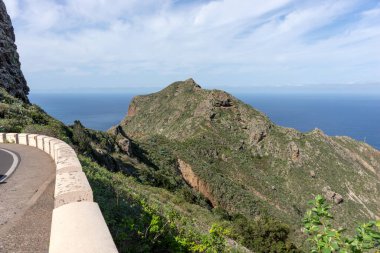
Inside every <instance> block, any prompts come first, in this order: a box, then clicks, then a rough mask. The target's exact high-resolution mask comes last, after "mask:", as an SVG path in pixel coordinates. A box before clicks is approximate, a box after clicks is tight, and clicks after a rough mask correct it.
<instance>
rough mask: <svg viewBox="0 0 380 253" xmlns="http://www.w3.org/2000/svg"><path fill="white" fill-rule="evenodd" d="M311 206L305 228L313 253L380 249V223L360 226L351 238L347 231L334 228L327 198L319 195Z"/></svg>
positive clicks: (373, 222) (359, 252)
mask: <svg viewBox="0 0 380 253" xmlns="http://www.w3.org/2000/svg"><path fill="white" fill-rule="evenodd" d="M309 204H310V205H311V206H312V208H311V209H310V210H308V211H307V212H306V214H305V218H304V226H305V232H306V233H307V235H308V236H309V239H308V241H309V242H310V244H311V249H312V252H313V253H319V252H323V253H330V252H342V253H345V252H353V253H361V252H373V250H375V249H380V221H376V222H375V221H370V222H368V223H365V224H362V225H360V226H358V227H357V228H356V235H355V236H354V237H349V236H346V235H345V234H344V232H345V229H342V228H340V229H336V228H334V227H333V226H332V224H331V220H332V219H333V216H332V215H331V213H330V212H329V210H330V209H331V206H329V205H328V204H327V203H326V199H325V198H323V197H322V196H321V195H317V196H316V197H315V199H314V200H312V201H310V202H309ZM377 252H379V251H377Z"/></svg>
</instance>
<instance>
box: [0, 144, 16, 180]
mask: <svg viewBox="0 0 380 253" xmlns="http://www.w3.org/2000/svg"><path fill="white" fill-rule="evenodd" d="M18 164H19V158H18V155H17V154H16V153H14V152H12V151H10V150H6V149H1V148H0V182H2V181H4V180H5V179H6V178H7V177H9V176H10V175H11V174H12V173H13V172H14V170H15V169H16V168H17V166H18Z"/></svg>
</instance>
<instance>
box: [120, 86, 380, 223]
mask: <svg viewBox="0 0 380 253" xmlns="http://www.w3.org/2000/svg"><path fill="white" fill-rule="evenodd" d="M120 128H122V129H123V131H124V132H125V133H126V134H127V136H129V137H130V138H131V139H132V141H134V142H136V143H137V144H138V145H141V146H143V147H144V154H149V153H152V154H153V153H154V152H155V153H154V154H156V155H155V156H154V157H155V159H157V162H156V164H160V159H163V158H165V159H167V160H173V161H180V162H177V166H178V171H179V172H180V174H181V175H182V177H183V179H184V180H185V181H186V183H187V184H189V185H190V186H191V187H193V188H194V190H197V191H199V192H201V193H202V194H203V195H204V196H205V197H206V198H208V199H209V200H210V202H211V203H213V205H217V206H219V207H222V208H224V209H226V210H227V211H228V212H230V213H242V214H245V215H248V216H256V215H260V213H263V212H266V213H269V214H271V215H273V216H275V217H278V218H280V219H282V220H283V221H285V222H291V223H294V222H299V221H300V220H301V219H302V216H303V213H304V212H305V210H306V208H307V204H306V203H307V201H308V200H309V199H311V198H313V196H314V195H316V194H325V196H326V198H328V199H330V200H331V202H332V203H334V202H335V203H334V212H335V217H336V221H337V222H339V224H341V225H348V226H350V225H354V224H356V223H358V222H360V221H366V220H368V219H375V218H378V216H379V213H380V152H379V151H377V150H376V149H374V148H372V147H370V146H369V145H367V144H365V143H362V142H358V141H355V140H352V139H350V138H348V137H330V136H327V135H325V134H324V133H323V132H322V131H321V130H318V129H316V130H314V131H311V132H309V133H301V132H299V131H296V130H295V129H290V128H284V127H280V126H276V125H275V124H274V123H273V122H271V121H270V119H269V118H268V117H266V116H265V115H264V114H262V113H261V112H259V111H257V110H255V109H254V108H252V107H251V106H249V105H247V104H244V103H243V102H242V101H239V100H238V99H236V98H234V97H233V96H231V95H230V94H228V93H226V92H224V91H219V90H206V89H202V88H201V87H200V86H199V85H197V84H196V83H195V82H194V80H192V79H189V80H186V81H183V82H176V83H173V84H171V85H169V86H168V87H167V88H165V89H163V90H162V91H160V92H157V93H154V94H150V95H145V96H138V97H135V98H134V100H133V101H132V103H131V106H130V108H129V113H128V115H127V117H126V118H125V119H124V120H123V121H122V122H121V123H120ZM163 147H165V150H162V151H160V149H162V148H163ZM156 149H158V151H160V154H157V150H156ZM161 164H162V163H161ZM157 168H158V169H159V168H160V166H159V165H157ZM346 223H347V224H346ZM294 224H296V223H294Z"/></svg>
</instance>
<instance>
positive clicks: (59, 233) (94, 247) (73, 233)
mask: <svg viewBox="0 0 380 253" xmlns="http://www.w3.org/2000/svg"><path fill="white" fill-rule="evenodd" d="M49 252H50V253H67V252H80V253H103V252H107V253H114V252H115V253H116V252H117V249H116V247H115V244H114V242H113V240H112V238H111V237H110V232H109V230H108V227H107V225H106V223H105V222H104V219H103V217H102V213H101V212H100V209H99V206H98V204H96V203H94V202H76V203H71V204H67V205H63V206H61V207H58V208H56V209H54V211H53V224H52V227H51V237H50V246H49Z"/></svg>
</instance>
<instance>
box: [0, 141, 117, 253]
mask: <svg viewBox="0 0 380 253" xmlns="http://www.w3.org/2000/svg"><path fill="white" fill-rule="evenodd" d="M0 143H16V144H21V145H28V146H31V147H35V148H38V149H40V150H42V151H44V152H46V153H47V154H49V155H50V156H51V158H52V159H53V160H54V161H55V164H56V180H55V190H54V206H55V209H54V210H53V218H52V225H51V235H50V246H49V252H50V253H61V252H62V253H63V252H65V253H77V252H82V253H87V252H88V253H97V252H98V253H103V252H104V253H113V252H117V249H116V246H115V244H114V242H113V239H112V236H111V234H110V232H109V230H108V227H107V225H106V223H105V221H104V218H103V215H102V213H101V211H100V209H99V206H98V204H97V203H95V202H93V194H92V189H91V187H90V184H89V183H88V180H87V178H86V175H85V174H84V173H83V171H82V166H81V164H80V162H79V160H78V158H77V155H76V153H75V151H74V150H73V149H72V147H71V146H70V145H68V144H67V143H65V142H63V141H61V140H58V139H56V138H52V137H48V136H45V135H37V134H15V133H0Z"/></svg>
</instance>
